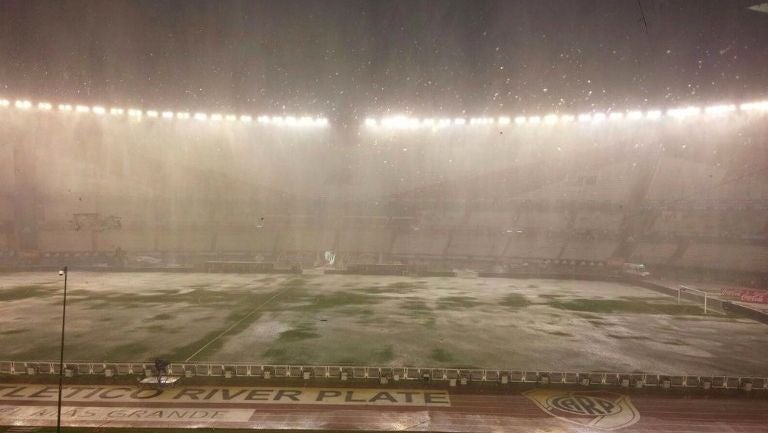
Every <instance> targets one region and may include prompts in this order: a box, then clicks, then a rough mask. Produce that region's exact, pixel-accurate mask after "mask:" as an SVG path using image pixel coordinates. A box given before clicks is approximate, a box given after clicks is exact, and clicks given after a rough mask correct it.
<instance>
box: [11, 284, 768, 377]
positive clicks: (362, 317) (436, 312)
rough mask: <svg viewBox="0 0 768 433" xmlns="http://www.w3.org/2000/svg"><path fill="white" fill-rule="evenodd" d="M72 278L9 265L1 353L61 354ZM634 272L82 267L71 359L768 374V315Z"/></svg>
mask: <svg viewBox="0 0 768 433" xmlns="http://www.w3.org/2000/svg"><path fill="white" fill-rule="evenodd" d="M61 289H62V280H61V279H60V278H59V277H58V276H57V275H56V274H55V273H16V274H5V275H2V276H0V360H13V361H35V360H55V359H58V349H59V346H58V344H59V337H60V335H59V329H60V328H59V326H60V323H61V322H60V320H61V316H60V314H61V295H62V290H61ZM675 302H676V301H675V299H674V298H672V297H668V296H664V295H661V294H659V293H656V292H653V291H650V290H647V289H644V288H640V287H634V286H630V285H623V284H619V283H608V282H590V281H570V280H569V281H564V280H539V279H500V278H472V277H468V278H460V277H457V278H410V277H389V276H384V277H382V276H375V277H374V276H351V275H319V274H317V275H304V276H294V275H234V274H191V273H190V274H179V273H86V272H71V273H70V278H69V290H68V308H67V344H66V352H65V358H66V359H68V360H90V361H144V360H151V359H154V358H156V357H162V358H166V359H170V360H172V361H185V360H190V361H206V360H211V361H221V362H254V363H257V362H258V363H273V364H355V365H370V366H406V365H408V366H462V367H470V366H471V367H485V368H509V369H529V370H579V371H618V372H634V371H646V372H655V373H675V374H701V375H714V374H732V375H739V374H741V375H758V374H765V368H764V366H765V364H764V361H765V359H767V358H768V334H767V333H766V328H765V325H763V324H760V323H757V322H754V321H752V320H748V319H744V318H738V317H733V316H724V315H721V314H717V313H714V314H712V313H711V314H709V315H704V314H703V310H702V309H701V307H700V306H698V305H693V304H687V305H679V306H678V305H676V303H675Z"/></svg>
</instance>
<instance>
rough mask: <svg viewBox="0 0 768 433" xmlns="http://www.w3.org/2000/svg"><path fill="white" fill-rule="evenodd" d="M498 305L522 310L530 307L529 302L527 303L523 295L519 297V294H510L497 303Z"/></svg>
mask: <svg viewBox="0 0 768 433" xmlns="http://www.w3.org/2000/svg"><path fill="white" fill-rule="evenodd" d="M499 305H503V306H505V307H512V308H522V307H527V306H529V305H531V301H529V300H528V298H526V297H525V295H521V294H519V293H510V294H508V295H507V296H505V297H504V298H502V300H501V302H499Z"/></svg>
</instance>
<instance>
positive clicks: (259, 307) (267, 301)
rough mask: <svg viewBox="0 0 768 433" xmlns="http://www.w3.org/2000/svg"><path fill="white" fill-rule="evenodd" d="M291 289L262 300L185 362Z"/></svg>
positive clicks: (287, 288) (186, 360)
mask: <svg viewBox="0 0 768 433" xmlns="http://www.w3.org/2000/svg"><path fill="white" fill-rule="evenodd" d="M289 289H290V287H286V288H285V289H283V290H281V291H279V292H277V293H275V294H274V295H272V297H270V298H269V299H267V300H266V301H264V302H262V303H261V304H259V305H258V306H257V307H256V308H254V309H253V310H251V312H250V313H248V314H246V315H245V316H243V317H242V318H241V319H240V320H238V321H237V322H235V323H233V324H232V326H230V327H229V328H227V329H225V330H223V331H221V333H220V334H219V335H217V336H215V337H213V338H212V339H211V341H209V342H207V343H205V345H204V346H203V347H201V348H199V349H197V351H196V352H195V353H193V354H191V355H189V358H187V359H185V360H184V362H189V360H191V359H192V358H194V357H195V356H197V354H199V353H200V352H202V351H203V350H205V348H206V347H208V346H210V345H211V344H213V342H214V341H216V340H218V339H219V338H221V337H223V336H224V335H226V333H227V332H229V331H231V330H232V328H234V327H235V326H237V325H239V324H240V323H241V322H242V321H243V320H245V319H247V318H248V317H250V316H252V315H253V313H255V312H257V311H259V310H261V308H262V307H264V306H265V305H267V304H269V303H270V302H272V300H273V299H275V298H277V297H278V296H280V295H282V294H283V293H285V292H286V291H287V290H289Z"/></svg>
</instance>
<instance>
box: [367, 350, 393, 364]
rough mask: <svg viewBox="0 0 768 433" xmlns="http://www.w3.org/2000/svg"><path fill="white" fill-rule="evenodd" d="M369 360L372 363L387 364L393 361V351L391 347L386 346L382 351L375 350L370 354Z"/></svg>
mask: <svg viewBox="0 0 768 433" xmlns="http://www.w3.org/2000/svg"><path fill="white" fill-rule="evenodd" d="M371 359H372V361H373V362H389V361H391V360H393V359H395V351H394V349H393V348H392V346H387V347H385V348H383V349H379V350H375V351H374V352H373V353H372V356H371Z"/></svg>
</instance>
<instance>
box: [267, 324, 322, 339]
mask: <svg viewBox="0 0 768 433" xmlns="http://www.w3.org/2000/svg"><path fill="white" fill-rule="evenodd" d="M318 337H320V334H318V333H317V332H315V328H314V327H313V326H311V325H301V326H299V327H298V328H295V329H289V330H287V331H283V332H281V333H280V336H279V337H278V338H277V341H278V342H280V343H291V342H295V341H301V340H308V339H311V338H318Z"/></svg>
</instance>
